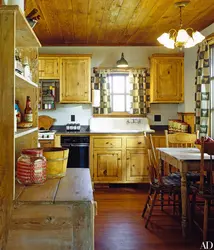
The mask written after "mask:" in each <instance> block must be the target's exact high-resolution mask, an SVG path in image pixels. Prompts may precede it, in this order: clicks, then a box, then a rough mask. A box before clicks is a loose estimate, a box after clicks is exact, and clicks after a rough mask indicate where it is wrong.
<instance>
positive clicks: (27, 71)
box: [23, 57, 32, 80]
mask: <svg viewBox="0 0 214 250" xmlns="http://www.w3.org/2000/svg"><path fill="white" fill-rule="evenodd" d="M23 67H24V71H23V73H24V76H25V78H27V79H28V80H32V75H31V71H30V66H29V62H28V58H27V57H25V58H24V62H23Z"/></svg>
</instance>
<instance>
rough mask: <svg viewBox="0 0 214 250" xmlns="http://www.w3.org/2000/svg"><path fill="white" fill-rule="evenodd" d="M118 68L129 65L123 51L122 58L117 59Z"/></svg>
mask: <svg viewBox="0 0 214 250" xmlns="http://www.w3.org/2000/svg"><path fill="white" fill-rule="evenodd" d="M117 67H118V68H126V67H128V62H127V61H126V59H125V58H124V54H123V53H122V55H121V58H120V60H118V61H117Z"/></svg>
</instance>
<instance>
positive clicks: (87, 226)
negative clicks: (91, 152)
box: [7, 169, 95, 250]
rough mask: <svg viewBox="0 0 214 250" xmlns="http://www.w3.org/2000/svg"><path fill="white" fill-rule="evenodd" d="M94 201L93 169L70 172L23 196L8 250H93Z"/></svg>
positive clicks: (25, 191) (27, 189)
mask: <svg viewBox="0 0 214 250" xmlns="http://www.w3.org/2000/svg"><path fill="white" fill-rule="evenodd" d="M94 204H95V202H94V200H93V191H92V186H91V179H90V173H89V169H67V175H66V176H65V177H64V178H61V179H53V180H47V181H46V183H45V184H44V185H34V186H28V187H25V188H24V189H23V191H22V193H21V194H19V196H18V198H17V200H16V202H15V206H14V211H13V213H12V223H11V226H10V232H9V238H8V244H7V250H14V249H16V246H19V250H29V249H30V250H38V249H39V250H49V249H50V250H61V249H65V250H66V249H69V250H77V249H78V250H93V249H94Z"/></svg>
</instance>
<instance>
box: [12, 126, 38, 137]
mask: <svg viewBox="0 0 214 250" xmlns="http://www.w3.org/2000/svg"><path fill="white" fill-rule="evenodd" d="M37 130H38V127H35V128H19V129H17V132H16V133H15V138H19V137H22V136H24V135H28V134H31V133H33V132H35V131H37Z"/></svg>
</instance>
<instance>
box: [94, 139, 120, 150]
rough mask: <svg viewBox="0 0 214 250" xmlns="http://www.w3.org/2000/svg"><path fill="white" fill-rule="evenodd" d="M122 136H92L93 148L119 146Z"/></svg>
mask: <svg viewBox="0 0 214 250" xmlns="http://www.w3.org/2000/svg"><path fill="white" fill-rule="evenodd" d="M121 147H122V138H94V148H121Z"/></svg>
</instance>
